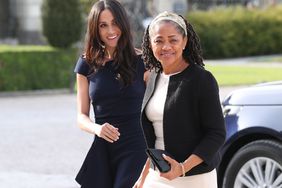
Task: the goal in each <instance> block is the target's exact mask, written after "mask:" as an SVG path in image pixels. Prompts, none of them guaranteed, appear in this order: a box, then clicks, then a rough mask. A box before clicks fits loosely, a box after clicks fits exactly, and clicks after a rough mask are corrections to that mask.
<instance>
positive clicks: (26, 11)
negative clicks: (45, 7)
mask: <svg viewBox="0 0 282 188" xmlns="http://www.w3.org/2000/svg"><path fill="white" fill-rule="evenodd" d="M42 3H43V0H16V11H17V18H18V23H19V28H20V29H21V30H23V31H42V21H41V5H42Z"/></svg>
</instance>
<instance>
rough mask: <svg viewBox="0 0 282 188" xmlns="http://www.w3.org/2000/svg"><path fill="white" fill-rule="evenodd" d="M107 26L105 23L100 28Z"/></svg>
mask: <svg viewBox="0 0 282 188" xmlns="http://www.w3.org/2000/svg"><path fill="white" fill-rule="evenodd" d="M106 26H107V24H105V23H102V24H100V25H99V27H100V28H104V27H106Z"/></svg>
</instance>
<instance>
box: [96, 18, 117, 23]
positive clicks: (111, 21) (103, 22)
mask: <svg viewBox="0 0 282 188" xmlns="http://www.w3.org/2000/svg"><path fill="white" fill-rule="evenodd" d="M115 21H116V20H115V19H113V20H111V22H115ZM100 23H107V22H106V21H99V24H100Z"/></svg>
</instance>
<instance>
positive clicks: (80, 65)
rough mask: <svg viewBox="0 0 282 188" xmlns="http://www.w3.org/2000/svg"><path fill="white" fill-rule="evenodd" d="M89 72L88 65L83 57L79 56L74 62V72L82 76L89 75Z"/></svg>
mask: <svg viewBox="0 0 282 188" xmlns="http://www.w3.org/2000/svg"><path fill="white" fill-rule="evenodd" d="M90 70H91V67H90V65H89V64H88V63H87V62H86V59H85V58H84V57H83V56H80V57H79V58H78V60H77V62H76V65H75V68H74V72H75V73H79V74H82V75H84V76H87V75H89V73H90Z"/></svg>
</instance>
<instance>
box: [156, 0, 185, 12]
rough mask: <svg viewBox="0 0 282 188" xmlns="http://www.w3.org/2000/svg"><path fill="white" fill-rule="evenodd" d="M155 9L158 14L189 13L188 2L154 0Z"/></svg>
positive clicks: (181, 0) (183, 0) (182, 0)
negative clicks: (167, 12)
mask: <svg viewBox="0 0 282 188" xmlns="http://www.w3.org/2000/svg"><path fill="white" fill-rule="evenodd" d="M153 7H154V10H155V11H156V14H158V13H160V12H163V11H171V12H176V13H178V14H182V15H183V14H186V11H187V0H153Z"/></svg>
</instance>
